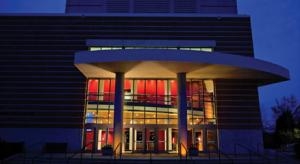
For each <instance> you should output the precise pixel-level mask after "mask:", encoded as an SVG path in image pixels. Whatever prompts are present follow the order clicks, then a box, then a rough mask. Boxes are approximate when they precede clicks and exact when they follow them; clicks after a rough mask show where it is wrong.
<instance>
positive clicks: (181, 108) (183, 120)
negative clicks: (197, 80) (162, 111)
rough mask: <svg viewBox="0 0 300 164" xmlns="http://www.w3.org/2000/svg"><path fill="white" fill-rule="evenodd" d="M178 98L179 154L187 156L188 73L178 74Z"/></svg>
mask: <svg viewBox="0 0 300 164" xmlns="http://www.w3.org/2000/svg"><path fill="white" fill-rule="evenodd" d="M177 91H178V93H177V96H178V100H177V101H178V112H177V113H178V144H179V146H180V147H179V151H180V152H179V153H180V154H181V155H182V156H185V155H186V149H187V100H186V73H177Z"/></svg>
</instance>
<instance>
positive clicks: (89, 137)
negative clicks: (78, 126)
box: [85, 129, 94, 151]
mask: <svg viewBox="0 0 300 164" xmlns="http://www.w3.org/2000/svg"><path fill="white" fill-rule="evenodd" d="M93 142H94V131H93V130H92V129H87V130H86V132H85V145H87V146H86V150H89V151H92V149H93V145H94V144H93Z"/></svg>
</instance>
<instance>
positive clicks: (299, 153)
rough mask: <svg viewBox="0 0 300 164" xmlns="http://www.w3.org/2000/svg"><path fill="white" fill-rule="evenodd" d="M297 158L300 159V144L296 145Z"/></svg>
mask: <svg viewBox="0 0 300 164" xmlns="http://www.w3.org/2000/svg"><path fill="white" fill-rule="evenodd" d="M294 150H295V154H296V157H297V158H299V159H300V143H296V144H295V146H294Z"/></svg>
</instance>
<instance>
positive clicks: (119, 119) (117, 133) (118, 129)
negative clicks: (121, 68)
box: [113, 72, 124, 154]
mask: <svg viewBox="0 0 300 164" xmlns="http://www.w3.org/2000/svg"><path fill="white" fill-rule="evenodd" d="M115 86H116V87H115V102H114V107H115V109H114V145H113V147H114V150H116V153H117V154H119V153H120V150H122V132H123V100H124V73H123V72H117V73H116V85H115ZM119 144H120V145H119ZM117 147H118V148H117Z"/></svg>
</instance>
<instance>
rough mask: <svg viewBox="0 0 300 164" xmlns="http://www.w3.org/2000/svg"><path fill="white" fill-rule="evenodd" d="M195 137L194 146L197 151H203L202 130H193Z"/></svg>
mask: <svg viewBox="0 0 300 164" xmlns="http://www.w3.org/2000/svg"><path fill="white" fill-rule="evenodd" d="M194 134H195V138H194V141H195V142H194V143H195V146H196V147H197V148H198V151H203V150H204V148H203V141H204V138H203V130H195V133H194Z"/></svg>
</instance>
